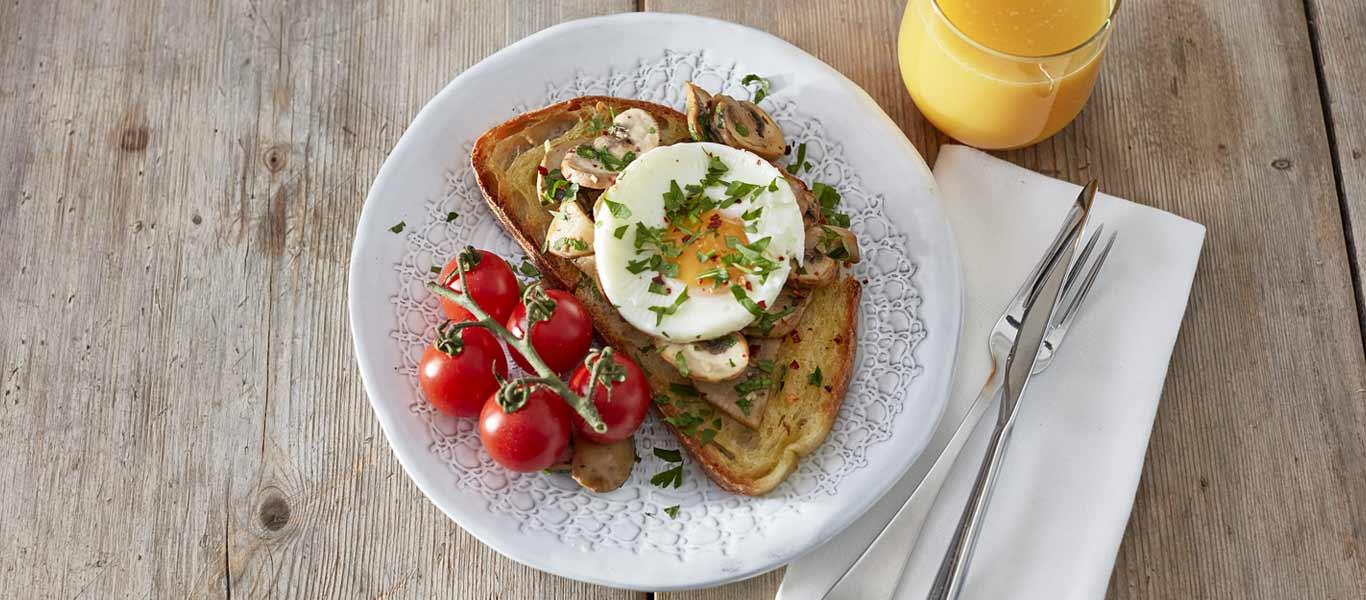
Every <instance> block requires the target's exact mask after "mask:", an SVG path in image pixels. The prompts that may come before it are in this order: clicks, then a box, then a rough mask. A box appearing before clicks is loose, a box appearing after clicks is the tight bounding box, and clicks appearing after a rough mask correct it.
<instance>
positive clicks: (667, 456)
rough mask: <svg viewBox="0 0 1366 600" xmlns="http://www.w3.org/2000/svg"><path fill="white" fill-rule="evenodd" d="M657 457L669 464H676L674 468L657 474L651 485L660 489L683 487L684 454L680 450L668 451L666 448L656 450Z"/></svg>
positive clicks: (652, 478)
mask: <svg viewBox="0 0 1366 600" xmlns="http://www.w3.org/2000/svg"><path fill="white" fill-rule="evenodd" d="M654 453H655V456H656V457H658V458H659V459H660V460H663V461H664V462H667V463H676V464H674V466H672V467H670V468H668V469H665V470H663V471H660V472H658V473H655V475H654V477H651V478H650V483H651V484H653V485H656V486H659V487H675V488H677V487H678V486H681V485H683V453H681V452H679V451H678V450H668V449H665V448H655V449H654Z"/></svg>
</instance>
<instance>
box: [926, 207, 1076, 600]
mask: <svg viewBox="0 0 1366 600" xmlns="http://www.w3.org/2000/svg"><path fill="white" fill-rule="evenodd" d="M1095 192H1096V182H1095V181H1092V182H1091V183H1090V184H1088V185H1087V186H1086V188H1085V189H1083V190H1082V192H1081V195H1080V196H1078V197H1077V207H1078V208H1080V210H1076V209H1074V210H1072V211H1071V212H1070V213H1068V218H1069V221H1068V224H1069V229H1068V230H1067V241H1066V242H1065V243H1063V244H1062V245H1061V246H1059V247H1058V248H1057V250H1056V251H1055V252H1054V253H1053V256H1052V257H1050V258H1049V262H1048V265H1047V267H1045V268H1044V269H1042V270H1040V272H1039V274H1038V276H1037V277H1036V278H1035V280H1034V284H1033V286H1032V289H1031V291H1030V294H1029V299H1030V300H1029V302H1028V303H1027V304H1026V307H1025V312H1024V318H1023V319H1022V322H1021V323H1020V330H1019V334H1018V335H1017V336H1016V338H1015V345H1014V346H1013V347H1012V348H1011V350H1010V357H1009V358H1008V359H1007V360H1006V369H1005V385H1004V386H1003V388H1002V390H1001V410H1000V412H999V413H998V414H997V418H996V427H995V428H994V429H993V430H992V433H991V439H990V441H989V442H987V451H986V456H985V457H984V458H983V460H982V466H981V468H980V469H979V470H978V471H977V480H976V481H975V482H974V483H973V486H972V493H971V494H969V495H968V502H967V506H966V507H964V509H963V515H962V517H960V518H959V520H958V526H957V527H956V528H955V529H954V533H953V537H952V538H951V539H950V541H949V547H948V550H947V551H946V552H945V553H944V559H943V562H941V563H940V565H939V573H938V575H937V576H936V577H935V580H934V585H932V586H931V587H930V594H929V596H928V597H927V600H955V599H956V598H958V596H959V595H960V594H961V593H962V591H963V582H964V581H965V580H966V579H967V574H968V566H969V563H970V562H971V561H972V552H973V549H974V548H975V547H976V545H977V538H978V536H979V535H980V534H981V530H982V520H983V517H984V516H985V514H986V508H987V505H988V504H989V503H990V502H991V492H992V489H993V488H994V487H995V484H996V478H997V476H998V475H999V474H1000V467H1001V459H1002V457H1004V456H1005V451H1006V447H1007V444H1008V443H1009V441H1010V434H1011V432H1013V431H1014V429H1015V416H1016V415H1017V414H1019V407H1020V399H1021V398H1022V397H1023V396H1024V393H1025V389H1026V388H1027V387H1028V386H1029V379H1030V377H1031V376H1032V375H1033V373H1034V362H1035V361H1036V360H1038V355H1039V348H1040V347H1041V346H1042V345H1043V340H1044V334H1045V333H1046V332H1047V330H1048V323H1049V321H1050V319H1052V316H1053V311H1054V310H1055V308H1056V307H1057V304H1058V299H1059V298H1060V297H1061V296H1062V289H1063V282H1064V281H1065V280H1066V279H1067V267H1068V265H1069V264H1071V262H1072V257H1073V256H1074V255H1075V254H1076V252H1077V248H1078V246H1079V245H1080V244H1081V240H1082V235H1081V234H1082V231H1083V230H1084V229H1085V227H1086V220H1087V217H1089V216H1090V213H1091V203H1092V201H1093V199H1094V197H1095Z"/></svg>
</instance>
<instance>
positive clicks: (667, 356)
mask: <svg viewBox="0 0 1366 600" xmlns="http://www.w3.org/2000/svg"><path fill="white" fill-rule="evenodd" d="M659 355H660V356H661V357H662V358H663V359H664V361H665V362H667V363H669V364H671V365H673V366H674V368H676V369H678V372H679V373H680V374H682V375H683V376H684V377H687V378H689V379H692V380H694V381H712V382H715V381H726V380H728V379H734V378H736V377H739V376H740V375H741V374H743V373H744V372H745V368H746V367H748V366H749V343H748V342H747V341H745V336H743V335H740V334H738V333H732V334H730V335H724V336H721V337H719V338H716V339H712V340H703V341H700V342H692V343H688V344H665V345H664V346H663V347H662V348H660V350H659Z"/></svg>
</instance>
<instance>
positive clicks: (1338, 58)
mask: <svg viewBox="0 0 1366 600" xmlns="http://www.w3.org/2000/svg"><path fill="white" fill-rule="evenodd" d="M1306 4H1307V5H1308V6H1309V7H1310V9H1311V10H1310V14H1309V17H1310V19H1311V23H1310V27H1311V29H1310V31H1311V33H1312V34H1313V35H1314V36H1315V38H1316V42H1317V45H1318V51H1319V58H1320V59H1321V60H1320V61H1319V67H1320V74H1321V75H1322V84H1323V85H1322V88H1323V93H1324V95H1325V98H1326V99H1327V105H1328V114H1327V116H1328V122H1329V124H1330V126H1331V129H1330V131H1329V134H1330V135H1331V136H1333V139H1332V143H1333V150H1334V152H1335V158H1336V159H1337V161H1336V162H1337V165H1338V167H1339V169H1338V170H1339V178H1338V191H1339V194H1340V198H1339V200H1340V201H1341V203H1342V210H1343V216H1344V221H1345V222H1346V224H1347V230H1348V241H1349V242H1350V244H1349V248H1348V250H1349V251H1350V252H1351V253H1352V265H1353V277H1354V282H1355V283H1356V292H1357V312H1358V315H1357V317H1358V318H1359V319H1361V321H1360V323H1361V328H1362V332H1363V335H1366V101H1363V99H1364V98H1366V80H1363V79H1362V76H1361V74H1362V72H1363V69H1366V4H1362V3H1360V2H1334V1H1332V0H1326V1H1325V0H1310V1H1309V2H1307V3H1306Z"/></svg>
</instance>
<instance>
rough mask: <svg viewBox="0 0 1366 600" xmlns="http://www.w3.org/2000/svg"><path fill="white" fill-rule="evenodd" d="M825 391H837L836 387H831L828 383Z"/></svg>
mask: <svg viewBox="0 0 1366 600" xmlns="http://www.w3.org/2000/svg"><path fill="white" fill-rule="evenodd" d="M825 391H827V392H833V391H835V388H832V387H830V386H828V385H827V386H825Z"/></svg>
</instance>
